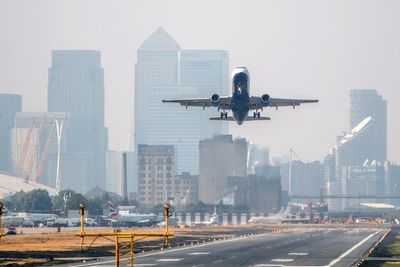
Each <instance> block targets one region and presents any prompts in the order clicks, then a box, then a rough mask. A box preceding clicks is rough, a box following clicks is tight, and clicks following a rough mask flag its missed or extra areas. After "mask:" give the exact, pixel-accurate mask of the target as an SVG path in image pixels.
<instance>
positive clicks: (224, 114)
mask: <svg viewBox="0 0 400 267" xmlns="http://www.w3.org/2000/svg"><path fill="white" fill-rule="evenodd" d="M222 118H228V112H226V111H223V112H221V119H222Z"/></svg>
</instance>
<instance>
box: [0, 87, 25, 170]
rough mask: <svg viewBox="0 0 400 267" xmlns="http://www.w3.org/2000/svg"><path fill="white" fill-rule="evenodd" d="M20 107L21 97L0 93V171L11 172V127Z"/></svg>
mask: <svg viewBox="0 0 400 267" xmlns="http://www.w3.org/2000/svg"><path fill="white" fill-rule="evenodd" d="M21 109H22V97H21V96H20V95H14V94H0V171H3V172H11V171H12V168H11V128H13V126H14V119H15V113H17V112H20V111H21Z"/></svg>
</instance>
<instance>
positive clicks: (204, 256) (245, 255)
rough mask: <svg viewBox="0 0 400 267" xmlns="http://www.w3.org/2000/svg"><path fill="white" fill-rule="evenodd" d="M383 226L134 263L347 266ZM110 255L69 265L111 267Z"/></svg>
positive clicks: (271, 237)
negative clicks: (104, 258)
mask: <svg viewBox="0 0 400 267" xmlns="http://www.w3.org/2000/svg"><path fill="white" fill-rule="evenodd" d="M384 233H385V229H383V228H366V227H365V228H364V227H358V228H324V229H322V228H321V229H316V228H314V229H310V228H296V229H292V230H290V231H288V232H279V233H267V234H260V235H253V236H245V237H239V238H234V239H226V240H216V241H215V242H214V241H212V242H207V243H201V244H194V245H193V246H192V245H190V244H189V245H188V246H184V247H176V248H170V249H165V250H160V251H157V252H154V251H153V252H146V253H141V254H137V255H135V266H255V267H262V266H327V267H328V266H329V267H330V266H334V267H338V266H346V267H347V266H350V265H351V264H352V263H354V262H355V261H356V260H357V259H359V258H361V257H362V255H363V254H364V252H365V251H366V250H367V249H368V248H369V247H370V246H371V245H372V244H373V243H374V242H376V241H377V240H378V239H379V238H380V237H381V236H382V235H383V234H384ZM113 264H115V263H114V261H113V260H112V259H110V258H108V259H106V260H101V261H98V262H90V263H86V264H76V265H72V266H76V267H78V266H79V267H81V266H113Z"/></svg>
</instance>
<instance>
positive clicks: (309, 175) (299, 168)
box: [280, 160, 325, 196]
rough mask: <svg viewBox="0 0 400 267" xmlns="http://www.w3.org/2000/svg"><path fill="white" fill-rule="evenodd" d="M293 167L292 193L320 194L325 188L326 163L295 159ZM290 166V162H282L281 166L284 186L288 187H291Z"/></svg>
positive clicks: (304, 194) (294, 194)
mask: <svg viewBox="0 0 400 267" xmlns="http://www.w3.org/2000/svg"><path fill="white" fill-rule="evenodd" d="M291 167H292V170H291V176H292V177H291V190H290V192H291V195H293V196H296V195H297V196H299V195H300V196H318V195H319V194H320V192H321V189H323V188H324V169H325V166H324V164H323V163H320V162H319V161H315V162H310V163H304V162H302V161H299V160H294V161H292V165H291ZM289 168H290V164H289V163H285V164H282V166H281V168H280V170H281V175H282V182H283V185H284V186H283V187H284V188H287V189H289V173H290V172H289Z"/></svg>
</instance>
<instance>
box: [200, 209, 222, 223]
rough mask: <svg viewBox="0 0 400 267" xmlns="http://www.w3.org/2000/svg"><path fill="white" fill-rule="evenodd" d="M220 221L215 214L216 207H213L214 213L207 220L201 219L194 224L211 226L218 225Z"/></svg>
mask: <svg viewBox="0 0 400 267" xmlns="http://www.w3.org/2000/svg"><path fill="white" fill-rule="evenodd" d="M220 224H221V221H220V218H219V216H218V214H217V207H214V213H213V214H212V215H211V216H210V218H209V219H208V221H202V222H200V223H196V226H213V225H220Z"/></svg>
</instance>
